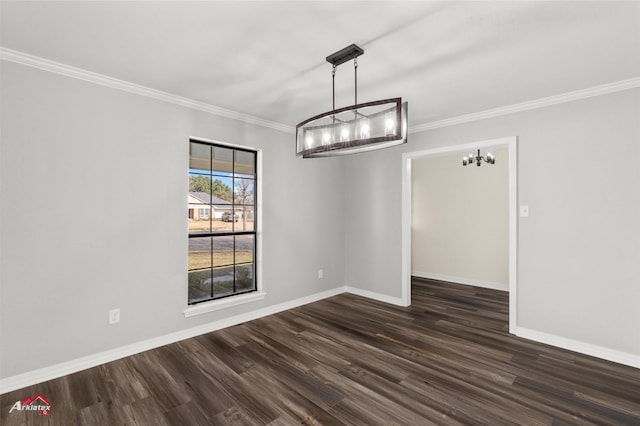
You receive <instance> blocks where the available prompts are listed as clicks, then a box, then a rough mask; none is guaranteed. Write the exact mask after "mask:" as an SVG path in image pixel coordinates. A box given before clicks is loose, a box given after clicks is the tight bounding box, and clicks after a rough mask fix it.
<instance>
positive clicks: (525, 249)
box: [345, 89, 640, 355]
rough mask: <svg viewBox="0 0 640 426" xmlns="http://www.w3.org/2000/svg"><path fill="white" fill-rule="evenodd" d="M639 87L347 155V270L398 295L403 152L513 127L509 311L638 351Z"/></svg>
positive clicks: (560, 332)
mask: <svg viewBox="0 0 640 426" xmlns="http://www.w3.org/2000/svg"><path fill="white" fill-rule="evenodd" d="M638 117H640V89H633V90H627V91H623V92H617V93H612V94H608V95H604V96H598V97H593V98H588V99H583V100H580V101H574V102H569V103H564V104H559V105H555V106H550V107H546V108H543V109H537V110H532V111H526V112H520V113H516V114H511V115H506V116H502V117H497V118H492V119H486V120H482V121H476V122H471V123H466V124H462V125H456V126H451V127H446V128H441V129H435V130H431V131H426V132H421V133H417V134H410V137H409V142H408V143H407V144H406V145H402V146H399V147H394V148H390V149H387V150H381V151H377V152H370V153H365V154H361V155H358V156H350V157H347V158H346V161H345V256H346V263H345V265H346V269H345V280H346V282H347V284H348V285H350V286H354V287H358V288H362V289H365V290H369V291H373V292H378V293H382V294H385V295H389V296H391V297H398V298H399V297H401V286H402V283H401V272H402V270H401V259H402V257H401V256H402V254H401V192H402V159H401V157H402V153H403V152H412V151H420V150H425V149H428V148H433V147H438V146H447V145H456V144H461V143H468V142H473V141H480V140H488V139H494V138H500V137H506V136H517V137H518V197H519V204H528V205H530V209H531V216H530V217H529V218H520V219H519V224H518V292H517V298H518V299H517V304H518V310H517V316H518V318H517V321H518V325H519V326H520V327H526V328H528V329H531V330H535V331H538V332H542V333H548V334H551V335H555V336H560V337H563V338H567V339H574V340H577V341H580V342H583V343H588V344H592V345H598V346H602V347H605V348H609V349H613V350H617V351H622V352H626V353H630V354H636V355H638V354H640V309H638V306H640V220H639V218H640V185H639V183H640V167H639V163H638V159H639V158H640V142H639V141H640V120H638Z"/></svg>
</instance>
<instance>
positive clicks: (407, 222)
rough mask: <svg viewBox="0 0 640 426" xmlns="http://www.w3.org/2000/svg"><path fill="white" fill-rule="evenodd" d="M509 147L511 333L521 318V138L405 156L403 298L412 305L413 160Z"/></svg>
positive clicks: (403, 188)
mask: <svg viewBox="0 0 640 426" xmlns="http://www.w3.org/2000/svg"><path fill="white" fill-rule="evenodd" d="M499 147H506V149H507V153H508V161H509V170H508V180H509V183H508V186H509V188H508V204H509V214H508V217H509V235H508V245H509V249H508V253H509V260H508V270H509V271H508V289H509V332H510V333H512V334H513V333H514V332H515V330H516V319H517V312H516V310H517V270H516V268H517V259H516V256H517V138H516V137H515V136H513V137H507V138H500V139H491V140H485V141H478V142H473V143H466V144H461V145H454V146H447V147H441V148H433V149H428V150H423V151H415V152H408V153H405V154H403V156H402V167H403V169H402V170H403V176H402V301H403V304H404V305H405V306H409V305H410V304H411V273H412V268H411V224H412V204H411V199H412V188H411V186H412V171H411V164H412V161H413V160H417V159H423V158H429V157H436V156H444V155H451V154H460V157H461V158H462V155H464V154H468V153H469V152H472V151H475V150H477V149H481V150H483V149H487V148H499Z"/></svg>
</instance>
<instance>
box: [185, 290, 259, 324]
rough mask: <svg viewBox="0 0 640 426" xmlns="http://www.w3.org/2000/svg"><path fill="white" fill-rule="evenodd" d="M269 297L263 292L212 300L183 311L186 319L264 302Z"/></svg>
mask: <svg viewBox="0 0 640 426" xmlns="http://www.w3.org/2000/svg"><path fill="white" fill-rule="evenodd" d="M266 295H267V293H264V292H262V291H257V292H252V293H249V294H243V295H241V296H232V297H227V298H225V299H221V300H212V301H211V302H204V303H199V304H197V305H195V306H189V307H188V308H187V309H185V310H184V311H183V313H184V316H185V318H189V317H193V316H196V315H201V314H206V313H207V312H213V311H219V310H221V309H226V308H230V307H232V306H237V305H243V304H245V303H251V302H255V301H256V300H262V299H264V297H265V296H266Z"/></svg>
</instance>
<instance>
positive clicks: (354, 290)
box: [345, 286, 406, 307]
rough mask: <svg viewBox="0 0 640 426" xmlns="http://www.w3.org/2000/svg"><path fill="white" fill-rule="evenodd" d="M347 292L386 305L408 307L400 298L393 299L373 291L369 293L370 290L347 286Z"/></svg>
mask: <svg viewBox="0 0 640 426" xmlns="http://www.w3.org/2000/svg"><path fill="white" fill-rule="evenodd" d="M345 288H346V290H345V291H346V292H347V293H351V294H355V295H357V296H362V297H366V298H367V299H373V300H377V301H380V302H384V303H389V304H391V305H397V306H403V307H404V306H406V304H405V303H403V301H402V299H401V298H400V297H392V296H389V295H386V294H382V293H376V292H373V291H369V290H362V289H359V288H355V287H349V286H346V287H345Z"/></svg>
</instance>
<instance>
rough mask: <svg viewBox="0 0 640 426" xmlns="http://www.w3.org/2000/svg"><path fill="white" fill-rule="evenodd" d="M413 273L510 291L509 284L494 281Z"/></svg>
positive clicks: (419, 274) (413, 272)
mask: <svg viewBox="0 0 640 426" xmlns="http://www.w3.org/2000/svg"><path fill="white" fill-rule="evenodd" d="M411 275H412V276H414V277H418V278H427V279H430V280H438V281H449V282H452V283H457V284H465V285H472V286H476V287H483V288H490V289H492V290H502V291H509V284H508V283H506V284H502V283H494V282H490V281H480V280H472V279H470V278H460V277H452V276H449V275H441V274H432V273H429V272H420V271H411Z"/></svg>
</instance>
